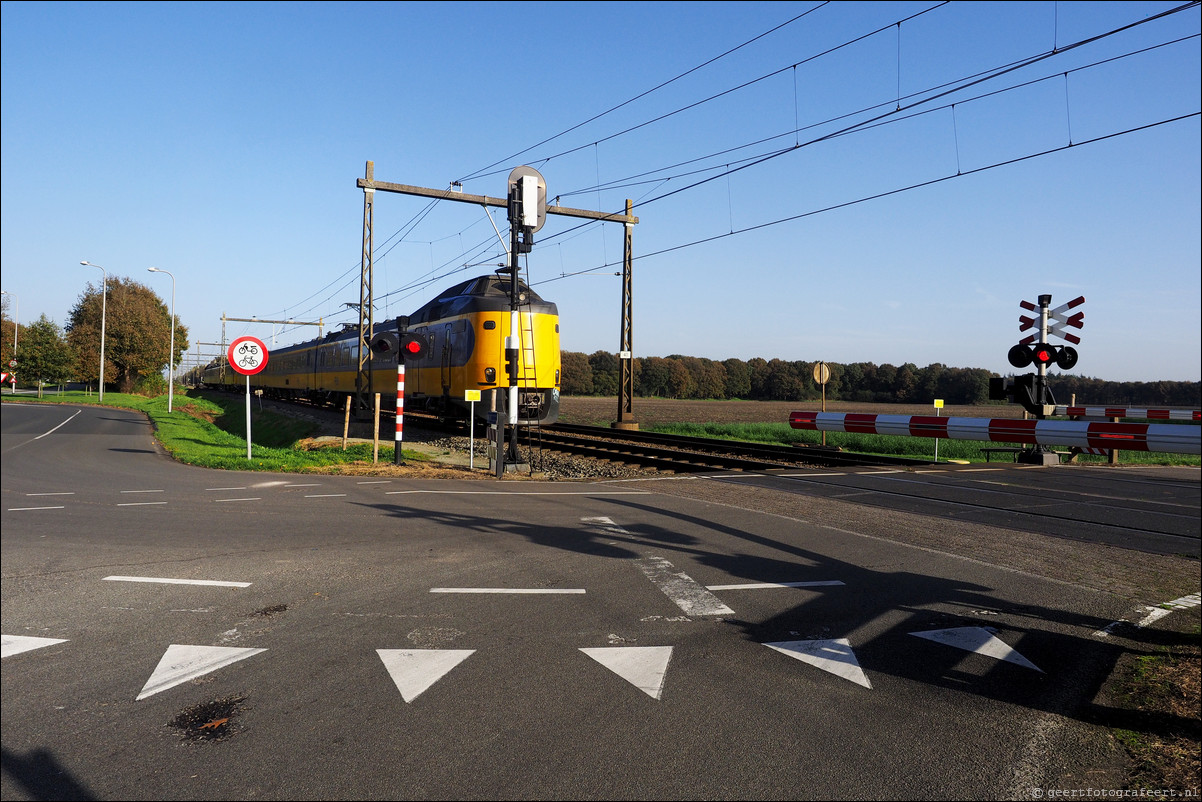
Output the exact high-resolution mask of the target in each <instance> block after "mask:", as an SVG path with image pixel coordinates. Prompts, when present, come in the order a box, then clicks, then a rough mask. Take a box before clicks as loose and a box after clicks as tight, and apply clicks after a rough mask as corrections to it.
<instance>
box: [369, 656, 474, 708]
mask: <svg viewBox="0 0 1202 802" xmlns="http://www.w3.org/2000/svg"><path fill="white" fill-rule="evenodd" d="M475 652H476V650H475V649H376V654H378V655H380V660H382V661H383V662H384V668H386V669H388V676H390V677H392V681H393V682H394V683H396V688H397V690H398V691H400V692H401V698H402V699H404V700H405V702H406V703H409V702H412V701H413V700H414V699H416V698H417V697H418V696H420V695H421V694H422V692H424V691H425V690H426V689H427V688H429V687H430V686H431V685H433V684H434V683H436V682H438V681H439V680H440V679H442V678H443V677H444V676H446V674H447V673H448V672H449V671H450V670H451V669H452V668H454V667H455V666H457V665H459V664H460V663H462V662H463V661H464V660H466V659H468V658H469V657H471V656H472V655H473V654H475Z"/></svg>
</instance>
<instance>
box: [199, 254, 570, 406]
mask: <svg viewBox="0 0 1202 802" xmlns="http://www.w3.org/2000/svg"><path fill="white" fill-rule="evenodd" d="M511 281H512V279H511V278H510V276H509V275H507V274H501V273H492V274H488V275H484V276H478V277H476V278H473V279H469V280H467V281H464V282H462V283H460V284H456V285H455V286H453V287H451V288H449V289H447V290H445V291H444V292H441V293H439V294H438V295H437V297H435V298H434V299H432V300H431V301H430V302H429V303H427V304H425V305H424V306H422V307H421V308H420V309H418V310H417V311H416V312H414V313H413V314H411V315H410V316H409V319H408V328H407V329H406V331H407V332H414V333H417V334H423V335H425V337H426V339H427V340H428V347H427V348H425V349H424V351H423V353H422V354H420V355H419V356H418V357H416V358H414V357H411V356H410V357H406V359H405V408H406V409H421V410H427V411H430V412H435V413H437V414H439V415H441V416H444V417H466V415H467V410H468V409H469V402H467V401H466V400H465V391H466V390H479V391H480V401H479V402H477V403H476V404H475V410H476V414H477V416H478V417H484V416H485V415H486V414H487V413H488V412H490V411H493V410H496V411H497V412H498V413H500V415H499V419H500V420H505V417H506V414H507V408H508V402H509V397H508V396H509V383H510V379H509V374H508V372H507V371H506V366H507V363H506V356H505V338H506V337H507V336H508V335H509V329H510V303H511V292H512V285H511V283H510V282H511ZM517 290H518V301H519V307H518V311H519V325H518V331H519V334H520V337H519V340H520V347H519V348H518V351H517V376H518V378H517V386H518V416H517V417H518V423H519V425H530V424H535V423H538V424H551V423H554V422H555V421H556V419H557V418H558V417H559V388H560V371H561V369H562V368H561V362H560V349H559V312H558V310H557V308H556V306H555V304H553V303H550V302H548V301H545V300H543V299H542V298H541V297H540V296H539V295H538V294H537V293H536V292H534V290H532V289H531V288H530V287H529V286H528V285H527V284H526V283H525V282H523V281H522V280H521V279H520V278H519V279H518V286H517ZM386 333H391V335H392V337H391V338H389V337H381V335H383V334H386ZM397 339H398V331H397V322H396V321H395V320H393V321H390V322H388V323H384V324H383V325H380V326H378V327H377V328H376V330H375V332H374V337H373V344H375V345H376V346H377V347H376V348H374V349H373V353H372V355H371V388H370V390H369V391H368V393H380V394H381V398H382V399H390V403H388V404H387V405H388V406H392V403H391V402H393V401H395V399H396V390H397V369H396V365H397V352H396V350H395V348H391V349H386V348H385V347H383V346H382V344H383V343H385V342H388V341H390V340H391V342H394V343H395V342H396V340H397ZM358 371H359V337H358V331H357V330H355V329H349V330H344V331H341V332H331V333H330V334H328V335H326V336H325V337H324V338H322V339H318V340H310V341H308V342H303V343H298V344H296V345H291V346H286V347H283V348H278V349H273V350H271V351H270V352H269V357H268V360H267V365H266V367H264V369H263V370H262V371H261V372H260V373H258V374H256V375H254V376H251V377H250V386H251V388H253V389H255V390H262V391H263V394H264V395H265V396H267V397H269V398H279V399H283V400H290V399H302V398H303V399H307V400H309V401H312V402H316V403H326V404H333V405H337V406H339V407H341V404H342V403H343V399H345V398H346V397H348V396H353V395H355V390H356V388H355V380H356V377H357V376H358ZM202 381H203V383H204V384H205V385H206V386H208V387H215V388H222V389H227V390H238V391H241V390H243V389H244V388H245V387H246V377H245V376H243V375H242V374H239V373H236V372H235V371H234V370H233V369H232V368H230V366H229V365H228V364H227V363H226V360H225V358H224V357H222V358H220V359H218V360H216V361H214V362H212V363H210V364H209V365H208V366H207V367H206V368H205V369H204V373H203V376H202Z"/></svg>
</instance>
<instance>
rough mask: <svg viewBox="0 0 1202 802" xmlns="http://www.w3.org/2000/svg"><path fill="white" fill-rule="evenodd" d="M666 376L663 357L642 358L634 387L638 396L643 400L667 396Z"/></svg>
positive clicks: (665, 365)
mask: <svg viewBox="0 0 1202 802" xmlns="http://www.w3.org/2000/svg"><path fill="white" fill-rule="evenodd" d="M668 374H669V370H668V362H667V360H665V359H664V358H663V357H658V356H648V357H643V358H642V359H641V360H639V378H638V382H637V384H636V385H635V386H636V387H637V388H638V393H639V395H641V396H643V397H644V398H654V397H656V396H665V395H667V392H668Z"/></svg>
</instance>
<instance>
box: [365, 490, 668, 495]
mask: <svg viewBox="0 0 1202 802" xmlns="http://www.w3.org/2000/svg"><path fill="white" fill-rule="evenodd" d="M422 493H425V494H428V495H432V496H648V495H651V494H650V493H648V492H647V491H646V490H581V491H575V490H548V491H541V490H536V491H526V490H511V491H505V490H389V491H388V492H387V493H385V494H384V495H386V496H399V495H418V494H422Z"/></svg>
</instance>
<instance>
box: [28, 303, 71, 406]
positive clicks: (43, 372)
mask: <svg viewBox="0 0 1202 802" xmlns="http://www.w3.org/2000/svg"><path fill="white" fill-rule="evenodd" d="M22 334H24V335H25V336H24V337H22V338H21V343H20V347H21V361H20V363H19V364H18V365H17V370H18V371H19V372H18V374H17V375H18V376H20V377H21V378H22V379H23V380H24V381H35V382H37V383H38V388H39V389H40V388H41V386H42V385H43V384H62V383H63V382H66V381H68V380H69V379H70V378H71V377H72V376H73V375H74V369H75V355H74V354H73V353H72V351H71V348H70V346H68V345H67V341H66V339H65V338H64V337H63V332H62V330H61V329H60V328H59V327H58V324H57V323H55V322H54V321H53V320H50V319H49V318H47V317H46V316H45V315H42V316H41V317H39V318H38V319H37V320H36V321H34V322H33V323H31V324H30V325H28V326H26V327H25V331H24V332H22Z"/></svg>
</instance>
